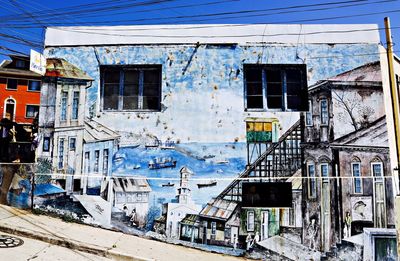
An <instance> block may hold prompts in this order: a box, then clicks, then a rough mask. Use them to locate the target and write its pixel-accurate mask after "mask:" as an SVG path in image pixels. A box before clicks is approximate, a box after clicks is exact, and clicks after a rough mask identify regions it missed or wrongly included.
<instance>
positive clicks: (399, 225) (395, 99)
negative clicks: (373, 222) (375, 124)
mask: <svg viewBox="0 0 400 261" xmlns="http://www.w3.org/2000/svg"><path fill="white" fill-rule="evenodd" d="M385 33H386V43H387V49H386V54H387V63H388V70H389V87H390V98H391V99H390V106H386V107H387V108H390V110H389V111H387V113H388V114H389V113H390V112H391V114H392V115H393V127H394V138H395V142H394V143H395V144H394V146H395V155H396V156H395V158H393V152H391V153H390V154H391V155H392V157H391V159H390V160H391V161H392V163H395V164H391V165H392V167H393V166H395V168H394V169H392V180H393V181H394V182H395V181H397V184H393V189H394V190H393V192H394V193H396V194H394V202H395V203H394V212H395V227H396V231H397V255H398V256H400V248H399V247H400V182H399V179H400V175H399V165H400V119H399V118H400V112H399V107H400V104H399V91H400V90H397V87H396V79H395V73H394V64H393V61H394V57H393V43H392V35H391V31H390V19H389V17H385ZM384 88H385V87H384ZM389 132H390V130H389V129H388V134H389ZM390 147H391V146H390ZM396 169H397V176H395V175H396V174H395V173H396ZM397 187H399V191H396V188H397Z"/></svg>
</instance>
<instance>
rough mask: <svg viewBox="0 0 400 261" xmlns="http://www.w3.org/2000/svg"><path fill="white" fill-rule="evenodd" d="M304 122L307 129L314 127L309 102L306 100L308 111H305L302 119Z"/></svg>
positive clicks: (310, 103) (310, 102)
mask: <svg viewBox="0 0 400 261" xmlns="http://www.w3.org/2000/svg"><path fill="white" fill-rule="evenodd" d="M304 120H305V125H306V126H308V127H312V126H314V123H313V114H312V101H311V100H308V111H306V116H305V117H304Z"/></svg>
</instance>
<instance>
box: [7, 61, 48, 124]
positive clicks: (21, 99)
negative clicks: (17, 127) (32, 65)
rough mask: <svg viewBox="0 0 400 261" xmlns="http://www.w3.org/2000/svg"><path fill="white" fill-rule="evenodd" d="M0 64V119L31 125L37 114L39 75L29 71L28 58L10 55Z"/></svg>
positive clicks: (39, 86)
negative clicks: (8, 58) (9, 58)
mask: <svg viewBox="0 0 400 261" xmlns="http://www.w3.org/2000/svg"><path fill="white" fill-rule="evenodd" d="M10 57H11V61H10V60H4V61H3V62H2V63H1V64H0V119H2V118H8V119H9V120H11V121H13V122H15V123H18V124H23V125H25V124H32V123H33V120H34V119H35V117H36V116H37V114H38V113H39V106H40V88H41V75H39V74H37V73H34V72H32V71H30V70H29V57H28V56H19V55H10Z"/></svg>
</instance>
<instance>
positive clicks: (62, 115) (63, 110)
mask: <svg viewBox="0 0 400 261" xmlns="http://www.w3.org/2000/svg"><path fill="white" fill-rule="evenodd" d="M67 104H68V91H64V90H62V91H61V108H60V121H67V111H68V106H67Z"/></svg>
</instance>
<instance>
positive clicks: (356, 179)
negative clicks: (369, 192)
mask: <svg viewBox="0 0 400 261" xmlns="http://www.w3.org/2000/svg"><path fill="white" fill-rule="evenodd" d="M351 172H352V174H353V192H354V193H355V194H360V193H362V180H361V164H360V163H359V162H353V163H351Z"/></svg>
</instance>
